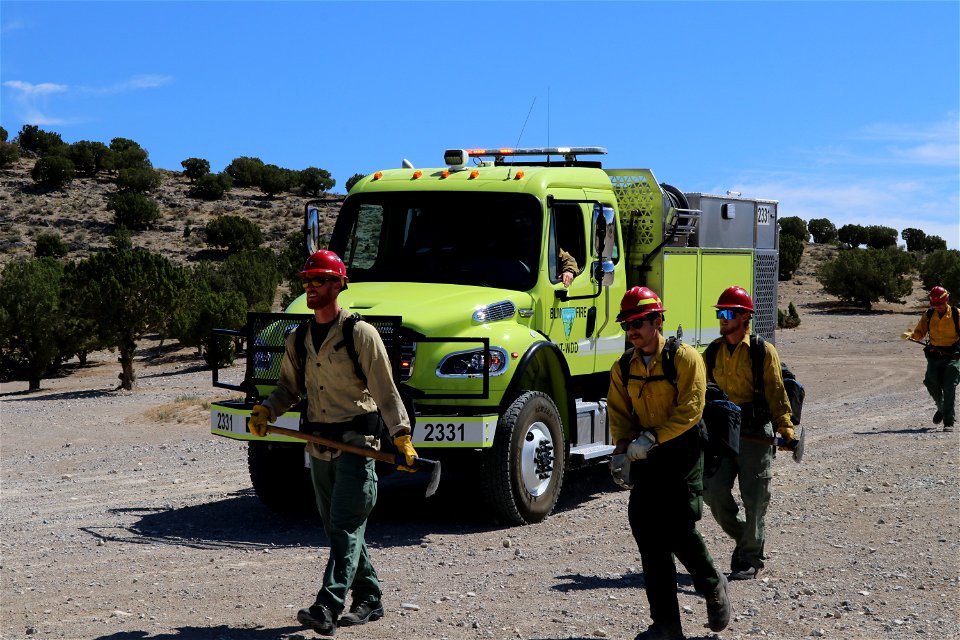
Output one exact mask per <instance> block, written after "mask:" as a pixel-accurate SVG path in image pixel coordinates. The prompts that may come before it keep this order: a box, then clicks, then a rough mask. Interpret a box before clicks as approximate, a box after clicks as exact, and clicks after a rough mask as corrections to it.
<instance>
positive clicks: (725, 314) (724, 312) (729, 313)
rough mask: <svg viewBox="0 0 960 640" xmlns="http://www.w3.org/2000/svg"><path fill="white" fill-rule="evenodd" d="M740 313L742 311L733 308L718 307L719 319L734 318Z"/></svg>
mask: <svg viewBox="0 0 960 640" xmlns="http://www.w3.org/2000/svg"><path fill="white" fill-rule="evenodd" d="M739 315H740V313H739V312H738V311H734V310H733V309H717V320H733V319H734V318H736V317H737V316H739Z"/></svg>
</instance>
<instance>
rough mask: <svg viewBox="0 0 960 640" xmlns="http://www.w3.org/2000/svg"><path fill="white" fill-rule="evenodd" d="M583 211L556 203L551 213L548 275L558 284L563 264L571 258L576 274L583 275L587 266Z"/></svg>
mask: <svg viewBox="0 0 960 640" xmlns="http://www.w3.org/2000/svg"><path fill="white" fill-rule="evenodd" d="M583 220H584V217H583V210H582V209H581V208H580V205H579V204H575V203H557V204H555V205H554V207H553V210H552V212H551V234H550V272H551V273H550V275H551V281H552V282H559V281H560V276H561V271H562V270H563V265H564V264H565V263H567V264H569V259H570V258H571V257H572V258H573V260H574V261H576V263H577V264H576V273H577V274H580V273H583V269H584V266H586V264H587V242H586V237H585V234H584V222H583Z"/></svg>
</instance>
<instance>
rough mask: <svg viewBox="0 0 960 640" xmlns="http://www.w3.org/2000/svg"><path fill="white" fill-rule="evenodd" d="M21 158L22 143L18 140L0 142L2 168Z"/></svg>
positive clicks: (0, 165) (0, 166)
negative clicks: (19, 143)
mask: <svg viewBox="0 0 960 640" xmlns="http://www.w3.org/2000/svg"><path fill="white" fill-rule="evenodd" d="M19 159H20V145H18V144H17V143H16V142H7V141H3V142H0V168H4V167H9V166H10V165H12V164H13V163H15V162H16V161H17V160H19Z"/></svg>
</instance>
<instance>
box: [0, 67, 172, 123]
mask: <svg viewBox="0 0 960 640" xmlns="http://www.w3.org/2000/svg"><path fill="white" fill-rule="evenodd" d="M171 82H173V76H162V75H157V74H142V75H136V76H132V77H130V78H129V79H127V80H124V81H123V82H118V83H116V84H114V85H111V86H108V87H83V86H81V87H70V86H68V85H65V84H56V83H53V82H42V83H40V84H33V83H30V82H25V81H23V80H8V81H6V82H4V83H3V86H5V87H8V88H9V89H11V90H13V91H14V92H15V96H14V99H15V100H16V101H17V103H18V104H19V105H20V108H21V113H20V114H18V116H19V118H20V119H21V120H22V121H23V122H25V123H27V124H34V125H46V126H50V125H63V124H69V123H72V122H77V121H78V119H77V118H63V117H58V116H51V115H47V114H48V112H49V110H50V109H49V107H48V104H49V102H50V101H51V100H53V99H55V97H56V96H57V95H62V94H68V93H80V94H84V95H88V96H105V95H115V94H120V93H128V92H132V91H141V90H144V89H156V88H158V87H162V86H164V85H166V84H169V83H171Z"/></svg>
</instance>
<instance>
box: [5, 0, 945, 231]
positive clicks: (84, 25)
mask: <svg viewBox="0 0 960 640" xmlns="http://www.w3.org/2000/svg"><path fill="white" fill-rule="evenodd" d="M0 124H2V125H3V126H4V127H5V128H6V129H7V131H8V132H9V133H10V135H11V137H13V136H15V135H16V133H17V132H18V131H19V130H20V128H21V127H22V126H23V125H24V124H37V125H39V126H41V128H43V129H45V130H49V131H56V132H57V133H60V134H61V135H62V136H63V139H64V140H65V141H66V142H75V141H77V140H96V141H101V142H105V143H109V141H110V140H111V139H112V138H114V137H124V138H130V139H132V140H135V141H137V142H138V143H140V144H141V145H142V146H143V147H144V148H145V149H146V150H147V151H148V152H149V153H150V159H151V160H152V161H153V163H154V166H156V167H162V168H166V169H174V170H180V169H181V166H180V162H181V161H182V160H184V159H186V158H189V157H201V158H206V159H207V160H209V161H210V164H211V166H212V169H213V170H214V171H219V170H222V169H223V168H224V167H225V166H226V165H227V164H229V163H230V161H231V160H232V159H233V158H236V157H238V156H244V155H246V156H256V157H259V158H261V159H262V160H263V161H264V162H267V163H272V164H277V165H280V166H282V167H286V168H289V169H303V168H305V167H308V166H318V167H322V168H324V169H327V170H328V171H330V172H331V173H332V174H333V177H334V178H335V179H336V180H337V187H335V188H334V189H333V191H335V192H341V191H342V187H343V184H344V183H345V182H346V180H347V178H349V177H350V176H352V175H353V174H354V173H370V172H372V171H375V170H377V169H383V168H390V167H396V166H399V165H400V162H401V160H402V159H403V158H407V159H409V160H410V161H411V162H413V164H414V165H415V166H422V167H428V166H439V165H442V164H443V156H442V154H443V150H444V149H445V148H449V147H497V146H546V145H548V144H549V145H552V146H573V145H584V146H587V145H589V146H604V147H607V149H608V150H609V155H608V156H607V157H606V158H605V159H604V164H605V166H609V167H621V168H627V167H649V168H651V169H652V170H653V172H654V174H655V175H656V177H657V179H658V180H660V181H664V182H669V183H671V184H673V185H675V186H677V187H678V188H680V189H681V190H683V191H688V192H691V191H693V192H697V191H699V192H708V193H724V192H726V191H727V190H735V191H740V192H742V193H743V195H744V196H749V197H759V198H771V199H776V200H779V201H780V215H781V216H799V217H801V218H803V219H804V220H810V219H811V218H820V217H824V218H828V219H830V220H831V221H833V222H834V224H836V225H837V226H838V227H840V226H842V225H843V224H847V223H854V224H863V225H868V224H881V225H886V226H890V227H894V228H896V229H897V230H902V229H904V228H907V227H915V228H920V229H922V230H924V231H925V232H926V233H928V234H936V235H939V236H941V237H942V238H944V239H945V240H946V241H947V243H948V245H949V246H950V247H951V248H960V247H958V245H960V228H958V222H960V3H958V2H902V3H901V2H848V3H833V2H742V3H740V2H709V3H701V2H664V3H659V2H610V3H605V2H521V1H513V2H385V3H380V2H349V3H343V2H269V3H262V2H133V1H130V2H119V3H117V2H14V1H8V0H3V1H2V2H0Z"/></svg>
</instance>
